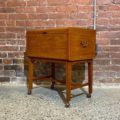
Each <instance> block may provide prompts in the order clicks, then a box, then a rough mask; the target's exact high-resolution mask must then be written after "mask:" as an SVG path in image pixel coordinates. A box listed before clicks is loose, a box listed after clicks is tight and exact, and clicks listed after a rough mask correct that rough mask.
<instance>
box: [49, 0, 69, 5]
mask: <svg viewBox="0 0 120 120" xmlns="http://www.w3.org/2000/svg"><path fill="white" fill-rule="evenodd" d="M68 3H69V0H61V1H60V0H48V5H64V4H68Z"/></svg>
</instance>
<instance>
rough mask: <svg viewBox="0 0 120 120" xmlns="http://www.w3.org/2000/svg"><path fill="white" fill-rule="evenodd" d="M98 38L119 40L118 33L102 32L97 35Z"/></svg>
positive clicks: (119, 35) (119, 32)
mask: <svg viewBox="0 0 120 120" xmlns="http://www.w3.org/2000/svg"><path fill="white" fill-rule="evenodd" d="M99 37H100V38H120V31H115V32H113V31H104V32H101V33H100V34H99Z"/></svg>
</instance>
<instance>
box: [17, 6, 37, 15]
mask: <svg viewBox="0 0 120 120" xmlns="http://www.w3.org/2000/svg"><path fill="white" fill-rule="evenodd" d="M16 13H35V7H26V6H25V7H17V8H16Z"/></svg>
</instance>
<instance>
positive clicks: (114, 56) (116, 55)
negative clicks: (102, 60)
mask: <svg viewBox="0 0 120 120" xmlns="http://www.w3.org/2000/svg"><path fill="white" fill-rule="evenodd" d="M110 54H111V58H112V59H114V58H120V53H119V52H118V53H110Z"/></svg>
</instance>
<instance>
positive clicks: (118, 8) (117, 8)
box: [108, 5, 120, 11]
mask: <svg viewBox="0 0 120 120" xmlns="http://www.w3.org/2000/svg"><path fill="white" fill-rule="evenodd" d="M108 10H109V11H120V5H109V7H108Z"/></svg>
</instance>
